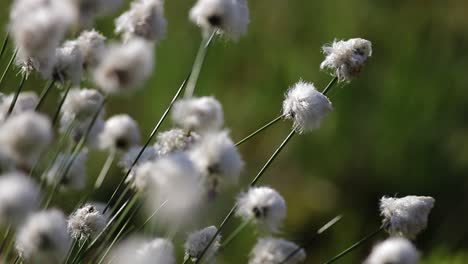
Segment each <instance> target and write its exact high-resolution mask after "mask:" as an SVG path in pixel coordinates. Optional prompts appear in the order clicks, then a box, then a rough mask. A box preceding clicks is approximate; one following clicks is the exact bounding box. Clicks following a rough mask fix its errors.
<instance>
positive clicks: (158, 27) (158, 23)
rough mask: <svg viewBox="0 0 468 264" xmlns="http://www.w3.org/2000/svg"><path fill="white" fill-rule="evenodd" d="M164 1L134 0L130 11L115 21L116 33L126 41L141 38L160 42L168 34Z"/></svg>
mask: <svg viewBox="0 0 468 264" xmlns="http://www.w3.org/2000/svg"><path fill="white" fill-rule="evenodd" d="M166 26H167V22H166V19H165V18H164V2H163V0H134V1H133V2H132V4H131V7H130V9H129V10H128V11H126V12H125V13H123V14H122V15H120V16H119V17H118V18H117V19H116V20H115V33H117V34H122V37H123V39H124V41H128V40H129V39H131V38H135V37H140V38H144V39H146V40H148V41H160V40H161V39H163V38H164V35H165V34H166Z"/></svg>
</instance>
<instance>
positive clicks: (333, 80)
mask: <svg viewBox="0 0 468 264" xmlns="http://www.w3.org/2000/svg"><path fill="white" fill-rule="evenodd" d="M337 81H338V77H336V76H335V77H333V79H332V80H331V81H330V82H329V83H328V85H327V87H325V89H323V92H322V94H323V95H327V93H328V92H329V91H330V89H331V88H332V87H333V86H334V85H335V83H336V82H337Z"/></svg>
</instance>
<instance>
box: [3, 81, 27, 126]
mask: <svg viewBox="0 0 468 264" xmlns="http://www.w3.org/2000/svg"><path fill="white" fill-rule="evenodd" d="M25 81H26V74H23V76H22V77H21V81H20V84H19V85H18V87H17V88H16V91H15V95H14V96H13V101H11V104H10V107H9V108H8V112H7V114H6V118H8V117H9V116H10V115H11V113H12V112H13V109H14V108H15V105H16V101H17V100H18V96H19V94H20V93H21V91H22V90H23V87H24V82H25Z"/></svg>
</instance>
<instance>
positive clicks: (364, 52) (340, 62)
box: [320, 38, 372, 81]
mask: <svg viewBox="0 0 468 264" xmlns="http://www.w3.org/2000/svg"><path fill="white" fill-rule="evenodd" d="M322 51H323V53H324V54H325V55H326V57H325V60H324V61H323V62H322V64H320V68H321V69H322V70H323V69H328V70H330V71H331V72H332V74H333V75H334V76H336V77H338V79H339V80H340V81H349V80H351V78H352V77H354V76H357V75H358V74H359V72H360V71H361V69H362V67H363V66H364V64H365V63H366V62H367V60H368V58H369V57H370V56H372V43H371V42H370V41H368V40H365V39H361V38H353V39H349V40H346V41H344V40H340V41H336V40H335V41H333V43H332V44H329V45H325V46H323V47H322Z"/></svg>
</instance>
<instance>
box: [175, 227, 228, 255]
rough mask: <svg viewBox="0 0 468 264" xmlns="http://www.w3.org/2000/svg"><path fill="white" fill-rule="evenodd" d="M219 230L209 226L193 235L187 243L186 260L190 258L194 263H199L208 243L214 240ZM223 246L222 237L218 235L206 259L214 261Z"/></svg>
mask: <svg viewBox="0 0 468 264" xmlns="http://www.w3.org/2000/svg"><path fill="white" fill-rule="evenodd" d="M217 231H218V229H217V228H216V227H215V226H209V227H206V228H203V229H201V230H198V231H196V232H193V233H191V234H190V235H189V236H188V237H187V240H186V241H185V244H184V248H185V258H190V259H191V260H192V261H193V262H195V261H197V259H198V256H200V255H201V253H202V252H203V250H204V249H205V248H206V247H207V246H208V243H209V242H210V241H211V239H213V237H214V235H215V234H216V232H217ZM220 246H221V236H220V235H217V236H216V238H215V240H214V241H213V243H212V244H211V245H210V247H209V248H208V250H207V251H206V253H205V255H204V258H205V259H207V260H210V259H212V258H213V257H214V256H215V254H216V252H218V249H219V247H220Z"/></svg>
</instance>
